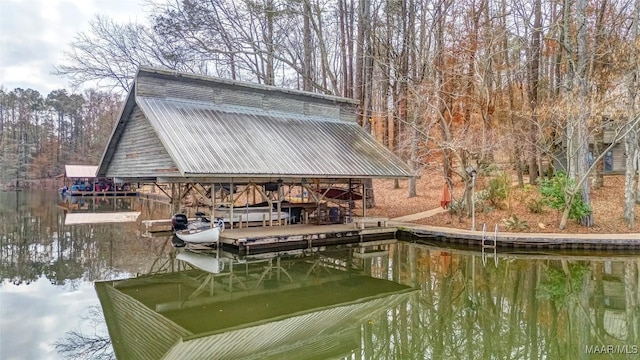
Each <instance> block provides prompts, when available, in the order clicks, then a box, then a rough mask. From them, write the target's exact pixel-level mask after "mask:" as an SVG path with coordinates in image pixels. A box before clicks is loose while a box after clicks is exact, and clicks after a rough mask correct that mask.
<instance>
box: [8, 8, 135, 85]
mask: <svg viewBox="0 0 640 360" xmlns="http://www.w3.org/2000/svg"><path fill="white" fill-rule="evenodd" d="M142 7H143V2H142V1H141V0H0V85H1V86H3V87H4V88H5V90H13V89H15V88H17V87H21V88H25V89H26V88H31V89H34V90H38V91H39V92H40V93H41V94H42V96H47V94H48V93H49V92H50V91H51V90H55V89H60V88H67V89H70V87H69V85H68V84H67V80H66V79H65V78H62V77H60V76H56V75H52V73H53V71H54V66H56V65H60V64H61V63H62V61H63V58H64V56H63V52H64V51H65V50H67V49H68V48H69V43H71V42H72V41H73V39H74V37H75V36H76V34H78V33H79V32H82V31H88V29H89V20H91V19H92V18H93V17H94V16H95V15H96V14H102V15H106V16H108V17H110V18H112V19H114V20H116V21H118V22H127V21H132V22H135V21H138V22H144V20H145V18H146V16H145V14H144V13H143V11H142Z"/></svg>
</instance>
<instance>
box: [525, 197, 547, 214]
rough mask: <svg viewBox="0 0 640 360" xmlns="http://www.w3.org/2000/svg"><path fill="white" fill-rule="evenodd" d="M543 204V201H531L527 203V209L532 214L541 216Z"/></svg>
mask: <svg viewBox="0 0 640 360" xmlns="http://www.w3.org/2000/svg"><path fill="white" fill-rule="evenodd" d="M544 205H545V202H544V200H543V199H531V200H529V201H527V209H529V211H530V212H532V213H534V214H542V213H543V212H544Z"/></svg>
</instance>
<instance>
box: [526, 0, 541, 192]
mask: <svg viewBox="0 0 640 360" xmlns="http://www.w3.org/2000/svg"><path fill="white" fill-rule="evenodd" d="M541 1H542V0H535V3H534V20H533V31H532V35H531V36H532V38H531V49H530V50H529V87H528V90H529V107H530V110H531V122H530V124H529V183H530V184H532V185H533V184H535V183H536V180H537V178H538V161H537V153H538V116H537V114H536V112H537V111H538V110H537V108H538V83H539V79H540V42H541V37H542V11H541Z"/></svg>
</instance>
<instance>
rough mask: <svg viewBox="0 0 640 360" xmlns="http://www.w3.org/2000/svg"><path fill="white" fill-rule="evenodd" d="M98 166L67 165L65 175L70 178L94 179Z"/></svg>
mask: <svg viewBox="0 0 640 360" xmlns="http://www.w3.org/2000/svg"><path fill="white" fill-rule="evenodd" d="M97 170H98V166H95V165H65V166H64V173H65V175H66V177H68V178H94V177H96V171H97Z"/></svg>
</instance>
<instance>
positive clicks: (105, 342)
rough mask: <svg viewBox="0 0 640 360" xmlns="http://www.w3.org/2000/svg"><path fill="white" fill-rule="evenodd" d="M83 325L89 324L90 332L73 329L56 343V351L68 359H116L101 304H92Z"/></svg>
mask: <svg viewBox="0 0 640 360" xmlns="http://www.w3.org/2000/svg"><path fill="white" fill-rule="evenodd" d="M82 323H83V325H85V326H87V327H88V328H89V329H91V330H90V333H88V334H86V333H84V332H82V331H80V330H71V331H68V332H67V333H66V334H65V337H64V338H62V339H59V340H56V342H55V343H54V346H55V349H56V351H57V352H58V353H59V354H60V355H62V356H64V358H66V359H87V360H88V359H92V360H112V359H115V358H116V357H115V354H114V353H113V348H112V346H111V339H110V338H109V335H108V334H107V333H106V331H105V330H106V329H101V327H104V326H105V319H104V316H103V315H102V309H100V307H99V306H90V307H89V308H88V309H87V315H86V316H83V317H82Z"/></svg>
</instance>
